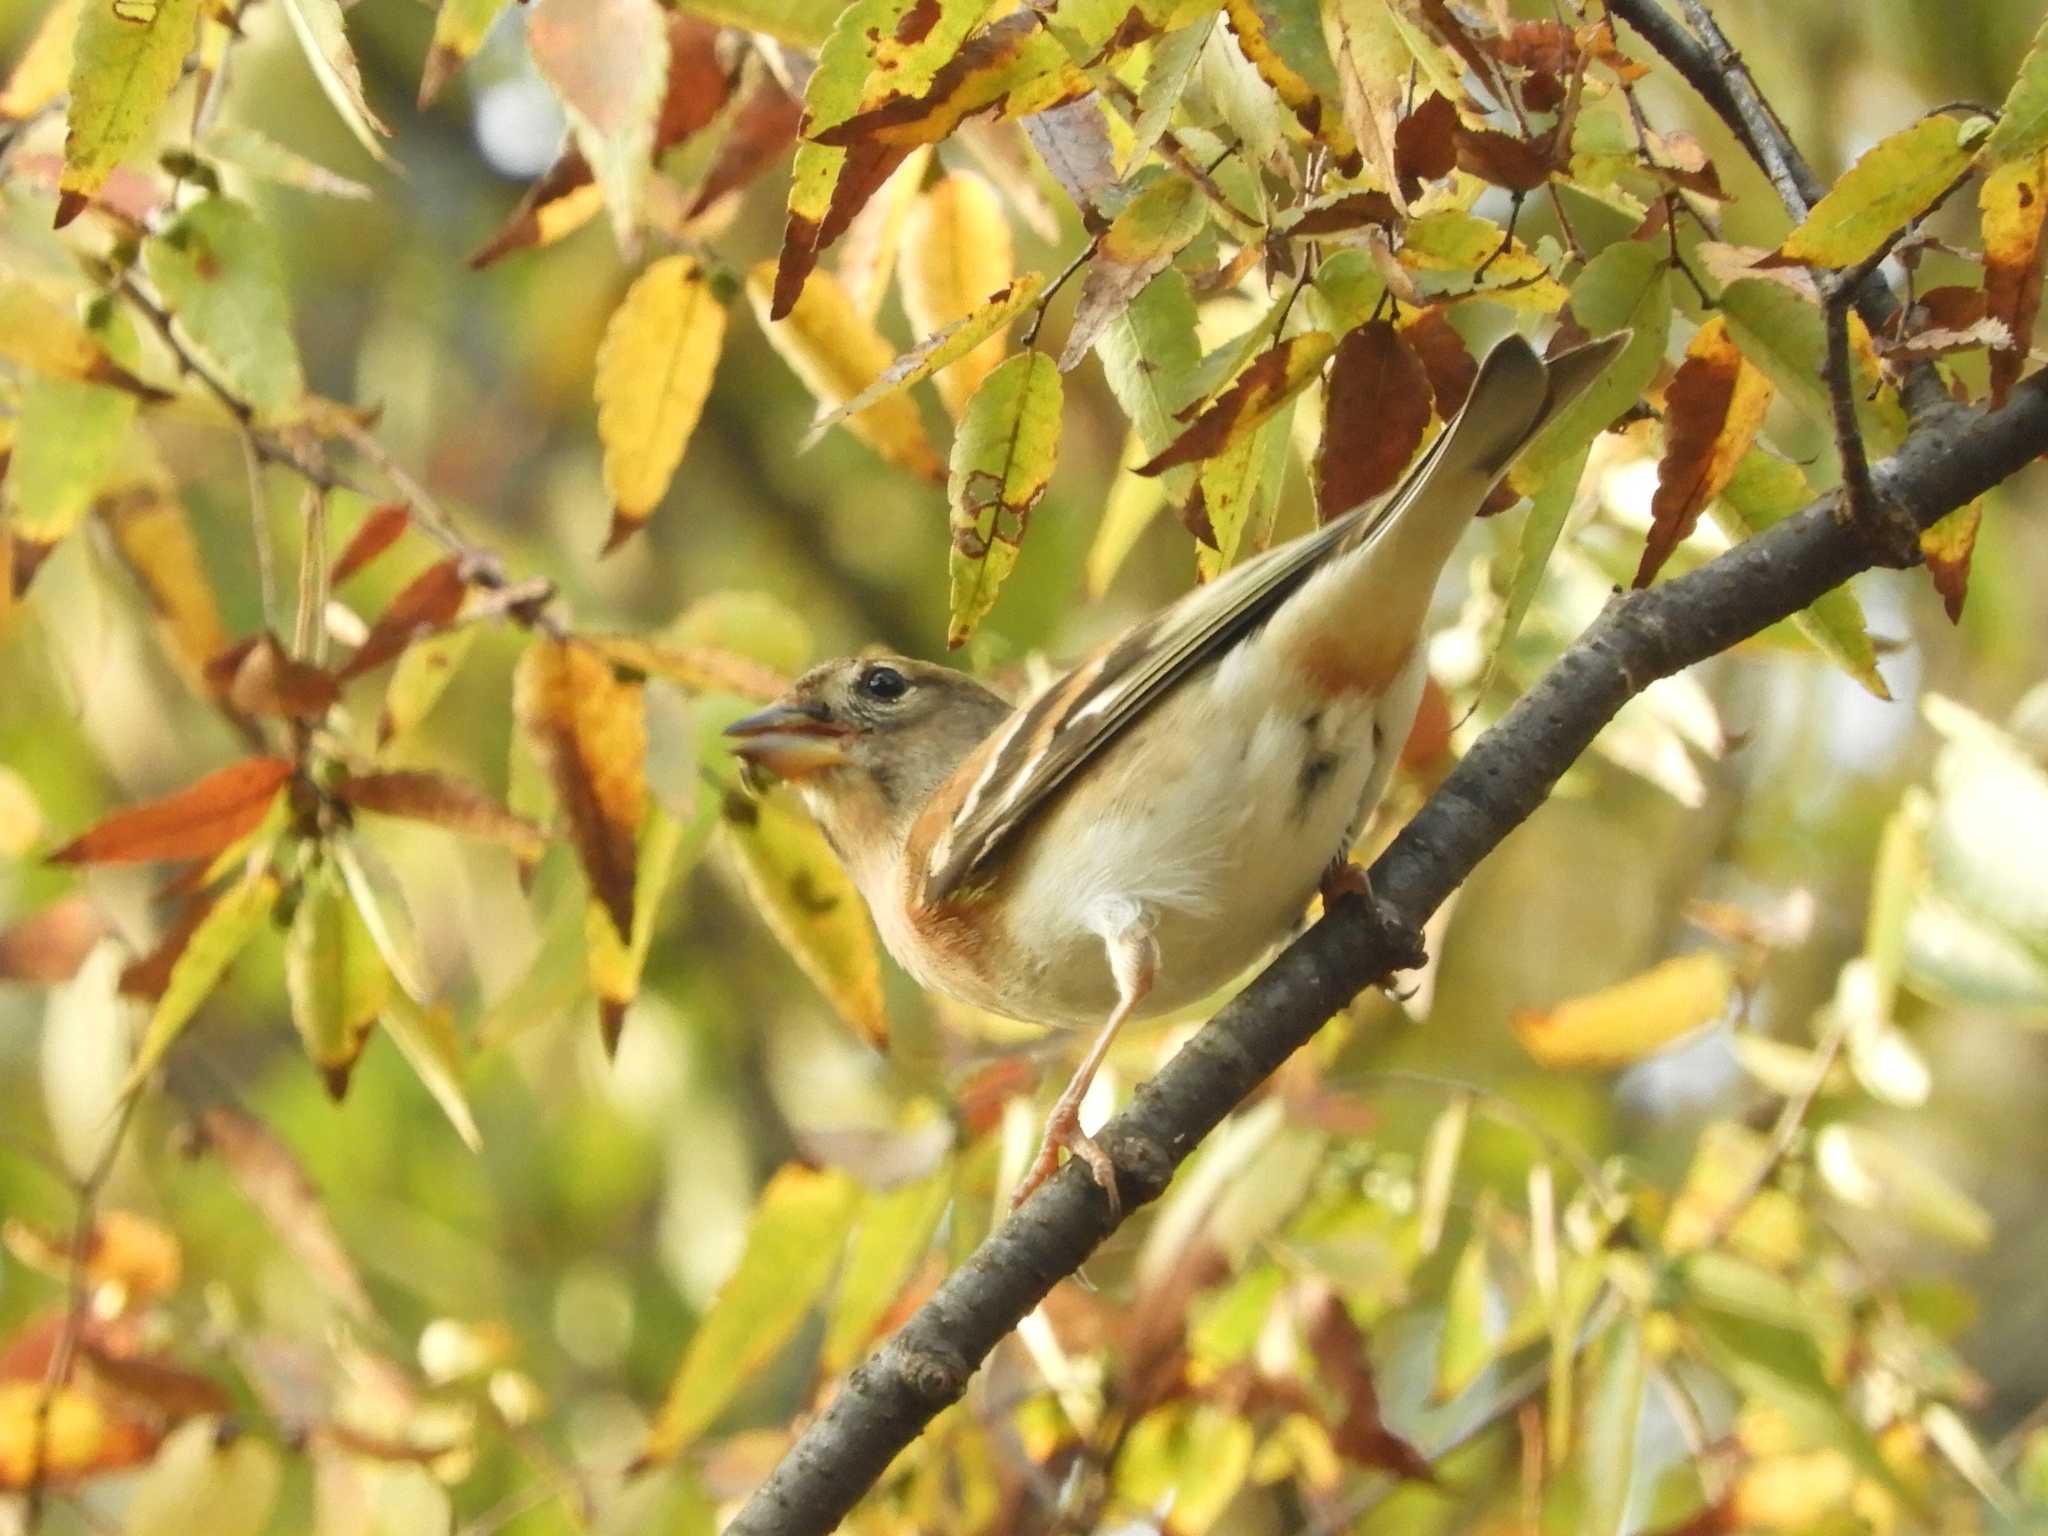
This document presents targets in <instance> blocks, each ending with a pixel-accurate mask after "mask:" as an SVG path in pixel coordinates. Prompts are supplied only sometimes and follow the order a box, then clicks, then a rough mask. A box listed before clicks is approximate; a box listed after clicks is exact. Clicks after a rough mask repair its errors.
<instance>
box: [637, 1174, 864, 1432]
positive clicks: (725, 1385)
mask: <svg viewBox="0 0 2048 1536" xmlns="http://www.w3.org/2000/svg"><path fill="white" fill-rule="evenodd" d="M859 1194H860V1189H859V1186H858V1185H856V1184H855V1183H854V1182H853V1181H852V1180H851V1179H849V1178H847V1177H846V1175H844V1174H842V1173H836V1172H832V1171H830V1170H820V1169H815V1168H805V1167H802V1166H800V1165H798V1164H794V1163H792V1164H789V1165H787V1166H785V1167H784V1168H782V1169H780V1170H779V1171H778V1172H777V1173H776V1175H775V1176H774V1177H773V1178H772V1179H770V1180H769V1181H768V1186H767V1188H765V1189H764V1190H762V1191H761V1198H760V1201H759V1202H758V1203H757V1204H756V1205H755V1207H754V1216H753V1220H752V1221H751V1222H750V1223H749V1225H748V1228H747V1242H746V1247H745V1249H744V1250H743V1251H742V1252H741V1254H740V1260H739V1263H738V1265H737V1266H736V1267H735V1268H734V1270H733V1272H732V1274H731V1276H730V1277H729V1278H728V1279H727V1280H726V1282H725V1284H724V1285H723V1286H721V1287H720V1288H719V1292H718V1299H717V1300H716V1301H715V1302H713V1303H712V1305H711V1310H710V1311H709V1312H708V1313H707V1314H705V1317H704V1320H703V1322H702V1323H700V1324H699V1325H698V1327H697V1331H696V1333H695V1334H694V1335H692V1336H691V1339H690V1345H689V1348H688V1349H687V1350H685V1351H684V1353H683V1362H682V1365H681V1366H680V1367H679V1368H678V1369H677V1371H676V1376H675V1380H674V1381H673V1382H672V1383H671V1384H670V1386H669V1390H668V1397H667V1399H666V1400H665V1401H664V1402H663V1403H662V1405H661V1411H660V1413H659V1414H658V1415H656V1417H655V1421H654V1427H653V1429H652V1430H650V1431H649V1432H648V1437H647V1445H646V1448H645V1450H644V1452H643V1456H644V1458H645V1459H647V1460H650V1461H666V1460H667V1459H669V1458H670V1457H672V1456H674V1455H675V1454H676V1453H678V1452H679V1451H682V1450H684V1449H686V1448H688V1447H689V1446H690V1445H692V1444H694V1443H695V1442H696V1440H697V1438H698V1437H699V1436H700V1435H702V1434H703V1433H704V1431H705V1430H706V1429H708V1428H710V1427H711V1424H712V1423H713V1421H715V1420H716V1419H717V1417H718V1415H719V1413H720V1412H721V1410H723V1409H724V1407H725V1405H726V1404H727V1403H729V1402H730V1401H732V1398H733V1395H734V1394H735V1393H736V1392H738V1391H739V1390H740V1389H741V1388H742V1387H744V1386H746V1385H747V1383H748V1382H750V1381H751V1380H753V1378H754V1377H755V1375H757V1374H758V1373H759V1372H760V1370H761V1369H762V1367H764V1366H766V1365H767V1364H768V1363H769V1362H770V1361H771V1360H773V1359H774V1358H775V1355H776V1354H777V1353H778V1352H779V1351H780V1350H781V1348H782V1346H783V1345H784V1344H785V1343H787V1342H788V1341H789V1337H790V1335H791V1334H793V1333H795V1332H796V1329H797V1325H798V1324H799V1323H801V1322H802V1321H803V1320H804V1318H805V1317H806V1316H807V1315H808V1314H809V1312H810V1310H811V1307H812V1305H813V1303H815V1302H816V1301H817V1299H818V1297H819V1296H820V1295H821V1294H822V1293H823V1291H824V1289H825V1286H826V1283H827V1282H828V1281H829V1280H831V1278H832V1272H833V1271H834V1270H835V1269H837V1268H838V1267H839V1253H840V1249H841V1248H842V1247H843V1246H844V1245H845V1240H846V1232H847V1228H848V1227H849V1226H850V1225H851V1224H852V1221H853V1215H854V1210H855V1207H856V1205H857V1203H858V1200H859Z"/></svg>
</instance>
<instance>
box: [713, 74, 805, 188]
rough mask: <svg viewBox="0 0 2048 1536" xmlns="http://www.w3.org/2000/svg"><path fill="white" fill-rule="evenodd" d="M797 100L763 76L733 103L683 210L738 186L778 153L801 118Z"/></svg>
mask: <svg viewBox="0 0 2048 1536" xmlns="http://www.w3.org/2000/svg"><path fill="white" fill-rule="evenodd" d="M803 115H804V109H803V103H801V102H799V101H797V100H795V99H794V98H793V97H791V96H790V94H789V93H788V92H787V91H785V90H783V88H782V86H781V85H780V84H779V83H778V82H777V81H776V80H775V79H774V78H773V77H772V76H766V75H764V76H763V77H762V78H761V80H760V81H759V82H758V83H757V84H756V85H755V86H754V88H753V89H752V91H751V92H749V94H748V95H747V97H746V99H745V100H743V101H742V102H741V103H740V104H739V105H738V106H737V107H736V108H734V109H733V114H732V120H731V121H730V122H728V123H727V124H726V128H725V132H724V133H723V134H722V135H720V137H719V141H718V153H717V154H716V155H715V156H714V157H713V158H712V161H711V168H710V169H709V170H707V171H706V172H705V173H704V180H703V181H702V183H700V184H699V186H698V188H697V195H696V196H695V197H694V198H692V199H691V201H690V206H689V208H688V209H687V210H686V211H685V213H684V215H683V216H684V217H685V218H686V219H694V218H696V217H697V216H698V215H699V214H701V213H702V212H704V210H705V209H707V208H709V207H710V206H711V205H712V204H713V203H715V202H717V201H718V200H719V199H720V198H722V197H725V196H727V195H728V194H730V193H733V192H737V191H739V190H740V189H741V188H742V187H744V186H746V185H747V183H748V182H750V181H752V180H753V179H754V178H755V177H756V176H759V175H760V174H761V173H762V172H763V171H765V170H767V169H768V167H769V166H771V165H773V164H774V163H775V162H776V161H777V160H778V159H780V158H781V156H782V153H783V151H784V150H786V149H788V148H789V146H790V144H791V143H792V142H793V141H794V140H795V138H796V129H797V124H798V123H800V122H802V121H803Z"/></svg>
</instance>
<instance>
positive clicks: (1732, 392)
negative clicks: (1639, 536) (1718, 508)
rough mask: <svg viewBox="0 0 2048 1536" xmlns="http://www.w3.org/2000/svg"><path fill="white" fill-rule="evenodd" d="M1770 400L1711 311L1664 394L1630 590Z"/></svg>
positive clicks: (1644, 580)
mask: <svg viewBox="0 0 2048 1536" xmlns="http://www.w3.org/2000/svg"><path fill="white" fill-rule="evenodd" d="M1770 403H1771V382H1770V380H1769V379H1767V378H1766V377H1765V376H1764V374H1763V371H1762V370H1761V369H1759V368H1758V367H1757V366H1756V365H1755V364H1754V363H1752V362H1750V361H1749V359H1748V358H1746V357H1744V356H1743V355H1742V353H1741V351H1740V349H1738V348H1737V347H1736V345H1735V341H1734V338H1733V337H1731V336H1730V335H1729V334H1728V322H1727V321H1726V320H1724V319H1723V318H1722V317H1721V316H1719V315H1715V316H1714V317H1713V318H1712V319H1710V320H1709V321H1708V322H1707V323H1706V324H1705V325H1703V326H1701V327H1700V328H1699V330H1698V332H1697V333H1696V334H1695V335H1694V336H1693V339H1692V342H1691V344H1690V345H1689V346H1687V348H1686V349H1685V361H1684V362H1683V363H1681V364H1679V367H1678V372H1677V373H1676V374H1674V375H1673V376H1672V380H1671V387H1670V388H1669V389H1668V390H1667V391H1666V392H1665V397H1664V457H1663V458H1662V459H1661V460H1660V461H1659V462H1658V465H1657V493H1656V496H1655V497H1654V498H1653V499H1652V501H1651V503H1650V517H1651V523H1650V536H1649V539H1648V541H1647V543H1646V544H1645V546H1644V549H1643V557H1642V561H1641V563H1640V564H1639V565H1638V566H1637V567H1636V576H1635V584H1636V585H1637V586H1638V587H1646V586H1648V585H1649V584H1650V582H1651V580H1652V579H1653V578H1654V577H1655V576H1656V574H1657V571H1658V569H1659V568H1660V567H1661V566H1662V565H1663V564H1664V562H1665V561H1666V560H1668V559H1669V558H1670V557H1671V552H1672V551H1673V550H1675V549H1676V548H1678V546H1679V545H1680V544H1682V543H1683V542H1684V541H1685V539H1686V537H1687V536H1688V535H1690V534H1691V532H1692V530H1693V527H1694V525H1696V524H1697V523H1698V522H1699V518H1700V513H1702V512H1704V511H1705V510H1706V508H1707V504H1708V503H1709V502H1711V501H1712V500H1713V499H1714V498H1715V497H1716V496H1718V495H1720V494H1721V492H1722V491H1723V490H1724V489H1726V488H1727V485H1728V482H1729V480H1730V479H1731V478H1732V477H1733V475H1734V473H1735V466H1736V465H1738V464H1740V463H1741V462H1742V456H1743V455H1744V454H1746V453H1748V452H1749V446H1750V444H1751V443H1753V442H1755V441H1756V434H1757V430H1758V429H1759V428H1760V427H1761V426H1762V425H1763V419H1764V412H1765V411H1766V410H1767V409H1769V407H1770Z"/></svg>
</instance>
